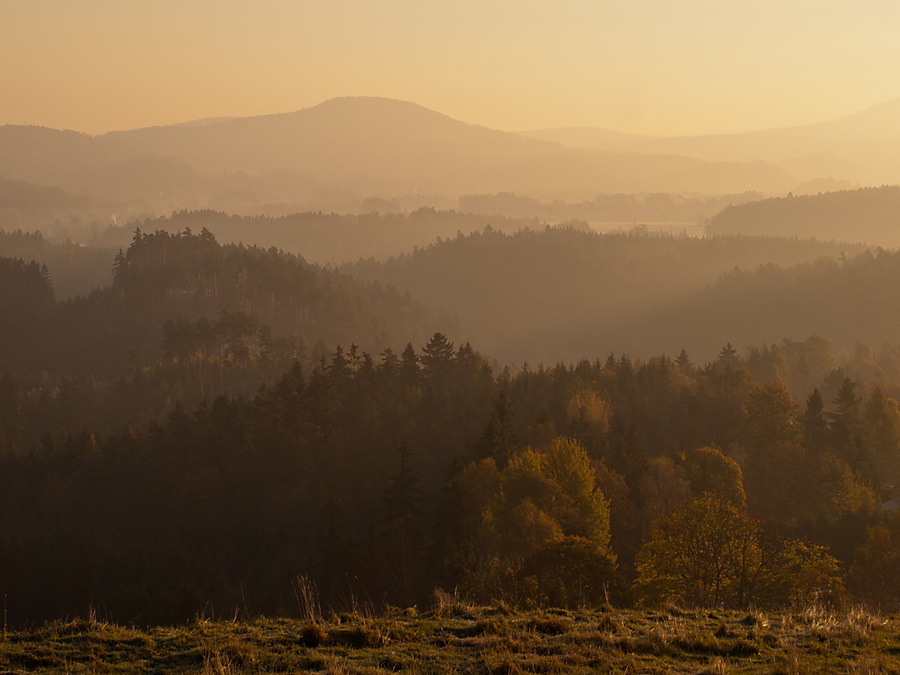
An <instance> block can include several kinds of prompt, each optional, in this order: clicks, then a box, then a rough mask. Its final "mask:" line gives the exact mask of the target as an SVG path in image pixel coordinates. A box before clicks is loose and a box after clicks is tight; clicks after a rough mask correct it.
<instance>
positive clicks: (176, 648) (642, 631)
mask: <svg viewBox="0 0 900 675" xmlns="http://www.w3.org/2000/svg"><path fill="white" fill-rule="evenodd" d="M0 671H2V672H4V673H24V672H28V673H62V672H65V673H204V674H206V673H218V674H220V675H225V674H226V673H293V672H322V673H335V674H339V673H347V674H350V673H372V674H374V673H395V672H410V673H472V674H481V673H484V674H492V673H498V674H502V675H513V674H515V673H592V672H607V673H822V672H832V673H900V617H897V616H893V617H876V616H873V615H871V614H868V613H866V612H863V611H848V612H843V613H831V612H829V611H826V610H821V609H808V610H805V611H786V612H772V613H762V612H755V611H753V612H749V613H748V612H726V611H700V610H697V611H694V610H691V611H685V610H680V609H677V608H665V609H661V610H640V611H637V610H616V609H605V610H589V609H585V610H579V611H565V610H536V611H516V610H512V609H510V608H508V607H506V606H504V605H501V606H499V607H472V606H467V605H464V604H448V605H444V606H439V607H436V608H435V609H432V610H430V611H428V612H424V613H421V614H420V613H418V612H417V611H416V610H415V609H406V610H393V611H390V612H388V613H387V614H385V615H384V616H380V617H365V616H360V615H359V614H356V613H354V614H340V615H332V616H331V617H329V618H328V619H322V620H319V621H316V622H308V621H298V620H295V619H266V618H260V619H255V620H252V621H235V622H222V621H217V622H213V621H205V620H198V621H196V622H194V623H192V624H190V625H186V626H177V627H164V628H151V629H148V630H140V629H136V628H126V627H121V626H116V625H112V624H108V623H104V622H99V621H84V620H77V621H69V622H55V623H50V624H47V625H45V626H44V627H42V628H38V629H34V630H28V631H17V632H9V633H7V634H6V635H5V636H4V637H3V639H2V641H0Z"/></svg>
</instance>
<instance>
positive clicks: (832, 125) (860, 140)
mask: <svg viewBox="0 0 900 675" xmlns="http://www.w3.org/2000/svg"><path fill="white" fill-rule="evenodd" d="M898 120H900V99H897V100H895V101H890V102H887V103H883V104H880V105H876V106H872V107H871V108H868V109H866V110H864V111H862V112H860V113H856V114H853V115H848V116H847V117H844V118H841V119H838V120H833V121H828V122H820V123H816V124H808V125H803V126H797V127H786V128H782V129H765V130H759V131H750V132H745V133H738V134H717V135H706V136H673V137H649V136H635V135H626V134H619V133H616V132H612V131H609V130H606V129H593V128H581V129H567V128H562V129H543V130H536V131H531V132H526V134H525V135H526V136H529V137H532V138H535V139H540V140H546V141H556V142H559V143H561V144H563V145H564V146H566V147H569V148H572V149H593V150H603V151H607V152H623V153H647V154H670V155H679V156H684V157H695V158H698V159H703V160H706V161H717V162H722V161H731V162H748V161H752V160H763V161H767V162H773V163H777V164H779V165H780V166H782V168H784V169H785V170H786V171H788V172H789V173H791V174H792V175H793V176H794V178H795V180H796V182H797V183H799V182H802V181H806V180H811V179H814V178H821V177H831V178H835V179H844V180H850V181H851V182H858V181H861V182H864V183H868V184H874V185H878V184H882V183H896V182H900V171H898V169H897V163H896V157H897V155H898V152H900V122H898Z"/></svg>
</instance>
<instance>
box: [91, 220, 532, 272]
mask: <svg viewBox="0 0 900 675" xmlns="http://www.w3.org/2000/svg"><path fill="white" fill-rule="evenodd" d="M487 225H490V226H491V227H493V228H496V229H498V230H501V231H503V232H510V233H512V232H516V231H517V230H520V229H523V228H526V227H537V226H538V225H539V222H538V220H537V219H536V218H533V217H532V218H506V217H503V216H498V215H482V214H476V213H459V212H457V211H437V210H435V209H431V208H423V209H417V210H415V211H413V212H411V213H408V214H401V213H378V212H377V211H372V212H369V213H363V214H359V215H355V214H337V213H321V212H305V213H292V214H289V215H286V216H279V217H271V216H264V215H263V216H240V215H229V214H227V213H222V212H219V211H181V212H178V213H172V214H171V215H170V216H163V217H161V218H156V219H145V220H142V221H138V222H133V223H129V224H128V225H125V226H123V227H118V228H109V229H108V230H107V231H106V232H104V233H102V234H101V235H100V236H98V237H97V238H96V239H95V240H94V241H92V242H91V245H94V244H95V243H96V244H106V245H116V246H122V245H127V242H128V241H130V240H131V234H132V232H134V228H135V227H136V226H140V227H141V228H142V229H144V230H145V231H154V230H166V231H168V232H182V231H184V230H185V228H190V229H191V230H194V231H196V232H199V231H200V230H202V229H203V228H206V229H207V230H209V231H210V232H212V233H213V234H214V235H215V237H216V239H217V240H218V241H221V242H223V243H240V242H243V243H244V244H248V245H255V246H260V247H262V248H270V247H272V246H274V247H276V248H279V249H284V250H285V251H288V252H290V253H295V254H298V255H302V256H303V258H304V260H307V261H309V262H312V263H317V264H333V265H340V264H343V263H346V262H349V261H352V260H358V259H359V258H375V259H377V260H386V259H387V258H389V257H391V256H393V255H396V254H398V253H406V252H412V250H413V249H414V248H424V247H426V246H428V245H429V244H432V243H434V241H435V240H436V239H440V238H449V237H454V236H456V234H457V233H458V232H462V233H464V234H470V233H472V232H474V231H476V230H477V231H480V230H483V229H484V228H485V227H486V226H487Z"/></svg>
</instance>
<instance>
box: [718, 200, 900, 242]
mask: <svg viewBox="0 0 900 675" xmlns="http://www.w3.org/2000/svg"><path fill="white" fill-rule="evenodd" d="M898 209H900V186H897V185H882V186H881V187H869V188H863V189H859V190H838V191H833V192H823V193H819V194H816V195H793V194H788V195H787V196H786V197H772V198H769V199H761V200H758V201H753V202H748V203H745V204H734V205H729V206H728V207H726V208H725V209H723V210H722V211H721V212H719V213H717V214H716V215H715V216H713V217H712V218H711V219H710V221H709V223H708V224H707V226H706V231H707V233H708V234H711V235H723V234H738V233H740V234H762V235H774V236H779V237H818V238H820V239H832V238H834V239H838V240H845V241H846V240H850V241H864V242H866V243H868V244H869V245H871V246H884V247H889V248H895V247H896V246H898V245H900V235H898V233H897V210H898Z"/></svg>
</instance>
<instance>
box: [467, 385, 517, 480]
mask: <svg viewBox="0 0 900 675" xmlns="http://www.w3.org/2000/svg"><path fill="white" fill-rule="evenodd" d="M521 445H522V442H521V440H520V438H519V434H518V433H517V432H516V427H515V425H514V424H513V421H512V414H511V411H510V407H509V399H508V398H507V396H506V392H502V391H501V392H500V396H499V398H498V399H497V401H496V402H495V403H494V409H493V411H491V416H490V418H489V419H488V422H487V424H486V425H485V427H484V430H483V431H482V432H481V436H479V438H478V443H477V444H476V445H475V457H476V459H487V458H488V457H493V458H494V461H495V462H496V464H497V468H498V469H500V470H503V468H504V467H506V465H507V463H508V462H509V460H510V458H511V457H512V456H513V455H514V454H515V453H516V452H517V451H518V450H519V449H520V448H521Z"/></svg>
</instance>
